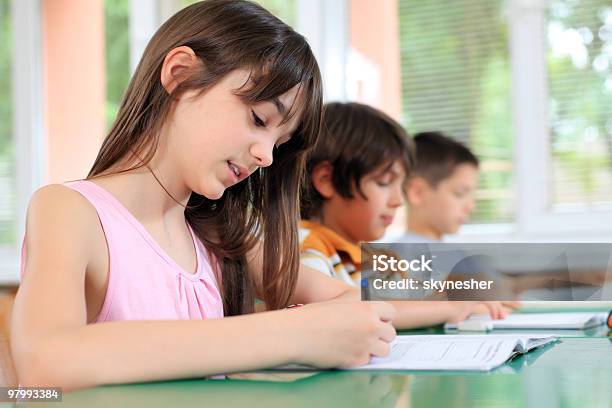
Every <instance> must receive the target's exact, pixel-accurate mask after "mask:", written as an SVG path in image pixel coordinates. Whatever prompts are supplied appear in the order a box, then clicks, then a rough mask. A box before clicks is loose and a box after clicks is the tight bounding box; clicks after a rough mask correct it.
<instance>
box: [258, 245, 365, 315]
mask: <svg viewBox="0 0 612 408" xmlns="http://www.w3.org/2000/svg"><path fill="white" fill-rule="evenodd" d="M262 244H263V243H260V244H259V245H258V246H256V247H255V248H254V249H253V250H252V251H251V252H250V254H249V258H248V259H249V273H250V274H251V276H252V278H253V282H254V283H255V287H256V290H257V295H258V296H259V298H260V299H262V298H263V296H262V289H261V288H262V284H261V283H262V279H263V267H262V265H263V245H262ZM299 268H300V269H299V275H298V281H297V284H296V287H295V292H294V293H293V298H292V300H291V302H292V303H302V304H307V303H315V302H325V301H330V300H344V301H356V300H360V293H359V291H357V292H355V288H354V287H353V286H350V285H348V284H346V283H344V282H342V281H341V280H338V279H334V278H332V277H331V276H327V275H325V274H323V273H321V272H319V271H316V270H314V269H312V268H309V267H307V266H304V265H302V264H301V263H300V266H299Z"/></svg>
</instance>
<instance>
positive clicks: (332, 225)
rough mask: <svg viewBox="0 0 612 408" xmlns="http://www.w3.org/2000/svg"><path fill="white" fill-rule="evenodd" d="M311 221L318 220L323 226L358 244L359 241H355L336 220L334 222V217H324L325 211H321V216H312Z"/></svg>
mask: <svg viewBox="0 0 612 408" xmlns="http://www.w3.org/2000/svg"><path fill="white" fill-rule="evenodd" d="M312 221H315V222H318V223H319V224H321V225H323V226H324V227H327V228H329V229H330V230H332V231H334V232H335V233H336V234H338V235H340V236H341V237H342V238H344V239H346V240H347V241H348V242H350V243H351V244H353V245H359V244H360V241H358V240H357V241H356V240H355V239H353V238H352V237H351V236H350V235H349V234H347V233H346V232H345V231H344V228H342V226H341V225H340V224H339V223H338V222H335V218H334V217H330V216H328V217H326V216H325V212H323V214H322V216H321V217H317V218H313V219H312Z"/></svg>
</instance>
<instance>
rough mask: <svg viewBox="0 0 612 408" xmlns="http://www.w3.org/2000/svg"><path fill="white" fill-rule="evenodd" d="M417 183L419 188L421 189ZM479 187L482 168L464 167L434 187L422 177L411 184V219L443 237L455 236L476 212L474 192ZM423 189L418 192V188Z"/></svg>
mask: <svg viewBox="0 0 612 408" xmlns="http://www.w3.org/2000/svg"><path fill="white" fill-rule="evenodd" d="M417 183H419V186H418V187H417V185H416V184H417ZM477 185H478V168H477V167H475V166H474V165H472V164H467V163H464V164H460V165H458V166H457V167H455V170H454V171H453V173H452V174H451V175H450V176H449V177H447V178H445V179H443V180H441V181H440V182H439V183H438V185H437V186H436V187H432V186H431V185H430V184H429V183H428V182H427V181H425V180H424V179H423V178H421V177H416V178H415V179H414V180H411V181H410V183H409V187H408V189H409V192H408V196H409V197H410V198H409V201H410V202H409V204H410V208H411V209H414V210H415V211H411V214H410V217H419V218H420V219H418V220H415V221H417V222H418V224H420V225H425V226H427V227H428V228H429V229H431V230H433V231H435V232H436V233H437V234H439V235H443V234H454V233H456V232H457V231H458V230H459V227H461V225H462V224H464V223H465V222H466V221H467V220H468V218H469V216H470V214H471V213H472V211H474V207H475V201H474V192H475V191H476V187H477ZM417 188H418V189H419V191H418V192H415V189H417Z"/></svg>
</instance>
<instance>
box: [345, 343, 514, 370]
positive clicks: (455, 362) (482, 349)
mask: <svg viewBox="0 0 612 408" xmlns="http://www.w3.org/2000/svg"><path fill="white" fill-rule="evenodd" d="M519 340H520V339H519V337H518V336H510V335H508V336H495V335H493V336H476V335H466V336H462V335H444V336H441V335H431V336H398V337H397V338H396V339H395V340H394V341H393V343H392V344H391V352H390V353H389V356H387V357H384V358H379V357H374V358H372V361H371V362H370V364H366V365H364V366H361V367H357V368H356V369H357V370H473V371H488V370H491V369H493V368H495V367H497V366H500V365H502V364H503V363H504V362H506V361H507V360H508V358H510V356H512V355H513V354H514V352H515V349H517V344H518V343H519Z"/></svg>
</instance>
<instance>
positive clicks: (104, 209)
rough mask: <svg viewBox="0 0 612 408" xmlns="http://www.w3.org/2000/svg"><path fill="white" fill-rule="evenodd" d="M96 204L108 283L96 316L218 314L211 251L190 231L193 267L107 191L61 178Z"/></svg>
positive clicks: (138, 317) (105, 319)
mask: <svg viewBox="0 0 612 408" xmlns="http://www.w3.org/2000/svg"><path fill="white" fill-rule="evenodd" d="M66 186H67V187H69V188H71V189H73V190H76V191H78V192H79V193H80V194H81V195H83V196H84V197H85V198H86V199H87V200H88V201H89V202H90V203H91V204H92V205H93V206H94V207H95V209H96V211H97V213H98V217H99V218H100V223H101V225H102V228H103V229H104V234H105V235H106V242H107V245H108V252H109V276H108V289H107V290H106V297H105V299H104V304H103V306H102V310H101V311H100V314H99V315H98V317H97V318H96V320H95V321H96V322H108V321H117V320H179V319H180V320H187V319H216V318H221V317H223V302H222V300H221V295H220V293H219V287H218V285H217V279H216V274H215V273H214V272H213V268H212V267H211V261H213V262H216V261H214V260H211V257H212V254H211V255H210V256H209V255H208V251H207V250H206V249H205V248H204V246H203V245H202V243H201V242H200V240H199V239H198V238H197V237H196V236H195V235H194V233H193V231H192V229H191V227H189V231H190V232H191V237H192V239H193V242H194V247H195V248H196V257H197V271H196V272H195V273H190V272H187V271H185V270H184V269H183V268H182V267H180V266H179V265H178V264H177V263H176V262H175V261H174V260H173V259H172V258H170V256H169V255H168V254H167V253H166V252H165V251H164V250H163V249H162V248H161V247H160V246H159V245H158V244H157V242H156V241H155V240H154V239H153V237H152V236H151V235H150V234H149V232H148V231H147V230H146V229H145V228H144V226H143V225H142V224H141V223H140V222H139V221H138V220H136V218H135V217H134V216H133V215H132V214H131V213H130V212H129V211H128V210H127V209H126V208H125V207H124V206H123V205H122V204H121V203H120V202H119V200H117V199H116V198H115V197H114V196H113V195H112V194H111V193H110V192H108V191H107V190H105V189H104V188H102V187H100V186H98V185H97V184H95V183H92V182H91V181H87V180H81V181H76V182H71V183H67V184H66Z"/></svg>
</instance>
